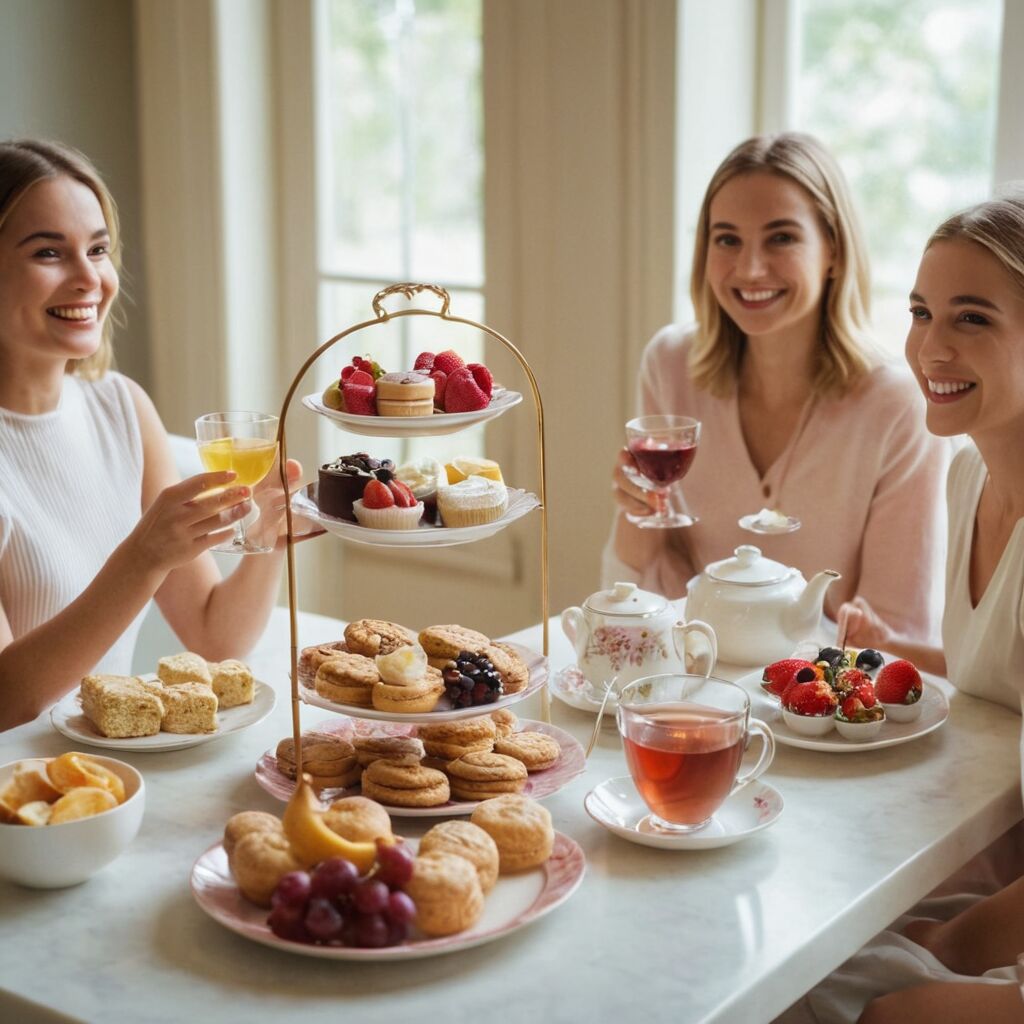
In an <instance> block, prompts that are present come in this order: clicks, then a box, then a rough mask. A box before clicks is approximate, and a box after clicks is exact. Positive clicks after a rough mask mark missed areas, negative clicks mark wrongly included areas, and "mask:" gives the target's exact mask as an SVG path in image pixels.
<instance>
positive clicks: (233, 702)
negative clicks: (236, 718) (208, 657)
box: [210, 658, 255, 710]
mask: <svg viewBox="0 0 1024 1024" xmlns="http://www.w3.org/2000/svg"><path fill="white" fill-rule="evenodd" d="M210 675H211V676H212V677H213V682H212V683H211V686H212V688H213V692H214V693H215V694H217V703H218V706H219V707H220V708H221V709H222V710H223V709H224V708H237V707H238V706H239V705H241V704H251V703H252V698H253V695H254V694H255V684H254V682H253V678H252V673H251V672H250V671H249V666H248V665H245V664H243V663H242V662H240V661H236V660H235V659H234V658H229V659H228V660H227V661H219V662H211V663H210Z"/></svg>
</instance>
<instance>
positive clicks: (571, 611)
mask: <svg viewBox="0 0 1024 1024" xmlns="http://www.w3.org/2000/svg"><path fill="white" fill-rule="evenodd" d="M562 632H563V633H565V635H566V636H567V637H568V638H569V642H570V643H571V644H572V645H573V647H574V648H575V650H576V657H577V658H579V657H581V656H582V655H581V653H580V651H581V642H582V647H583V649H585V648H586V646H587V639H588V638H587V621H586V619H585V618H584V617H583V609H582V608H576V607H572V608H566V609H565V611H564V612H562Z"/></svg>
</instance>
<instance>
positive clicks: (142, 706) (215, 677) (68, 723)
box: [50, 651, 277, 751]
mask: <svg viewBox="0 0 1024 1024" xmlns="http://www.w3.org/2000/svg"><path fill="white" fill-rule="evenodd" d="M276 700H277V697H276V694H275V693H274V690H273V688H272V687H270V686H268V685H267V684H266V683H263V682H260V681H259V680H258V679H254V678H253V675H252V672H251V671H250V670H249V668H248V666H247V665H245V664H243V663H242V662H240V661H235V660H229V661H221V662H208V661H206V660H205V659H204V658H202V657H200V656H199V655H198V654H193V653H192V652H190V651H185V652H182V653H180V654H174V655H169V656H168V657H165V658H161V659H160V661H159V662H158V664H157V666H156V672H154V673H149V674H146V675H141V676H114V675H102V674H97V675H89V676H86V677H85V678H84V679H83V680H82V682H81V684H80V686H79V688H78V689H77V690H72V691H71V692H70V693H68V694H67V695H65V697H64V698H63V699H62V700H60V701H59V702H58V703H57V704H56V705H54V707H53V708H52V710H51V711H50V722H51V723H52V725H53V727H54V728H55V729H56V730H57V731H58V732H59V733H62V734H63V735H64V736H67V737H68V738H69V739H73V740H78V741H80V742H82V743H88V744H90V745H91V746H94V747H106V748H109V749H113V750H136V751H147V750H180V749H182V748H184V747H192V746H196V745H197V744H199V743H206V742H208V741H210V740H215V739H218V738H219V737H221V736H228V735H230V734H231V733H235V732H238V731H240V730H241V729H247V728H249V726H251V725H256V724H257V723H258V722H262V721H263V719H264V718H266V717H267V715H269V714H270V712H271V711H273V709H274V704H275V703H276Z"/></svg>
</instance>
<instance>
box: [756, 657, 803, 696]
mask: <svg viewBox="0 0 1024 1024" xmlns="http://www.w3.org/2000/svg"><path fill="white" fill-rule="evenodd" d="M808 668H809V669H811V670H812V671H813V670H814V666H813V665H812V664H811V663H810V662H809V661H804V660H803V659H802V658H786V659H785V660H784V661H775V662H772V664H771V665H769V666H768V667H767V668H766V669H765V670H764V675H763V676H761V686H762V687H764V689H765V690H767V691H768V692H769V693H773V694H775V696H776V697H781V696H782V695H783V694H784V693H785V692H786V690H788V689H789V688H790V687H791V686H792V685H793V684H794V683H796V682H797V681H798V680H797V678H796V677H797V674H798V673H799V672H800V671H801V670H803V669H808ZM808 678H809V679H810V678H814V677H813V676H809V677H808ZM800 681H801V682H803V681H806V680H800Z"/></svg>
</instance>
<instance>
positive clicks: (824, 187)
mask: <svg viewBox="0 0 1024 1024" xmlns="http://www.w3.org/2000/svg"><path fill="white" fill-rule="evenodd" d="M752 173H768V174H777V175H780V176H781V177H785V178H789V179H790V180H792V181H795V182H796V183H797V184H798V185H800V186H801V187H802V188H803V189H804V190H805V191H806V192H807V193H808V195H809V196H810V197H811V200H812V201H813V203H814V206H815V208H816V209H817V211H818V216H819V217H820V218H821V226H822V229H823V230H824V232H825V234H826V236H827V237H828V240H829V242H830V243H831V245H832V248H833V250H834V256H833V262H832V272H831V276H830V278H829V280H828V281H826V283H825V299H824V302H823V308H822V324H821V347H820V349H819V355H818V367H817V372H816V374H815V379H814V387H815V389H816V390H818V391H824V392H828V391H839V390H845V389H846V388H847V387H848V386H849V385H850V384H851V383H852V382H853V381H854V380H856V379H857V378H858V377H859V376H860V375H861V374H863V373H865V372H866V371H867V370H868V369H870V368H871V366H872V364H873V363H874V358H873V347H874V346H873V342H872V339H871V328H870V307H871V299H870V295H871V275H870V271H869V267H868V257H867V250H866V248H865V246H864V240H863V237H862V233H861V229H860V224H859V222H858V219H857V214H856V211H855V210H854V206H853V200H852V198H851V196H850V191H849V187H848V186H847V184H846V179H845V178H844V177H843V173H842V171H841V170H840V169H839V165H838V164H837V163H836V162H835V160H834V159H833V157H832V155H831V154H830V153H829V152H828V150H827V149H825V147H824V146H823V145H822V144H821V143H820V142H818V140H817V139H815V138H814V137H813V136H811V135H804V134H802V133H800V132H783V133H782V134H780V135H756V136H754V137H753V138H752V139H747V141H746V142H741V143H740V144H739V145H738V146H737V147H736V148H735V149H734V150H733V151H732V152H731V153H730V154H729V155H728V156H727V157H726V158H725V159H724V160H723V161H722V163H721V164H720V165H719V167H718V170H716V171H715V173H714V175H713V176H712V178H711V181H710V183H709V184H708V188H707V191H706V192H705V194H704V202H703V203H702V204H701V208H700V215H699V218H698V221H697V238H696V242H695V244H694V249H693V268H692V270H691V272H690V296H691V298H692V300H693V308H694V312H695V314H696V318H697V332H696V335H695V337H694V342H693V348H692V349H691V352H690V375H691V377H692V379H693V381H694V383H695V384H696V385H697V386H698V387H701V388H706V389H707V390H708V391H710V392H711V393H712V394H714V395H718V396H724V395H727V394H730V393H731V392H732V391H733V390H734V388H735V386H736V379H737V375H738V373H739V367H740V360H741V359H742V357H743V350H744V347H745V345H746V335H745V334H744V333H743V332H742V331H741V330H740V329H739V327H738V326H737V325H736V322H735V321H734V320H733V319H732V318H731V317H730V316H729V315H728V314H727V313H726V312H725V311H724V310H723V309H722V307H721V306H720V305H719V304H718V300H717V299H716V298H715V295H714V292H713V291H712V290H711V285H710V284H709V283H708V278H707V256H708V248H709V244H710V243H709V236H710V228H711V223H710V211H711V201H712V199H714V197H715V196H716V195H717V194H718V191H719V189H721V188H722V186H723V185H725V183H726V182H728V181H731V180H732V179H733V178H735V177H737V176H738V175H741V174H752Z"/></svg>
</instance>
